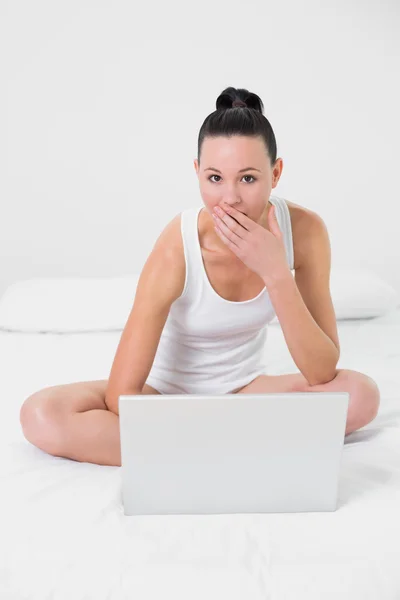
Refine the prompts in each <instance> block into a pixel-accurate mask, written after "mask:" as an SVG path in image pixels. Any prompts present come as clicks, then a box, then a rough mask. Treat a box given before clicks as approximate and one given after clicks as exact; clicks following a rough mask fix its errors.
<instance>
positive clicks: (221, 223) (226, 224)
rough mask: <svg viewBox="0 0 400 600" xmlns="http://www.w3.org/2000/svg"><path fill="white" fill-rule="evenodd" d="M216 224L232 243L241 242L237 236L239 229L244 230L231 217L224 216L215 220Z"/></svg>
mask: <svg viewBox="0 0 400 600" xmlns="http://www.w3.org/2000/svg"><path fill="white" fill-rule="evenodd" d="M215 223H216V224H217V225H218V227H219V228H220V230H221V231H222V233H223V234H224V235H225V237H226V238H228V239H229V240H230V241H231V242H232V243H235V242H239V239H241V238H240V236H239V235H238V234H237V231H238V230H239V229H242V227H241V226H240V225H238V223H235V221H234V220H233V219H231V217H230V216H229V215H224V216H223V217H222V218H221V217H216V218H215Z"/></svg>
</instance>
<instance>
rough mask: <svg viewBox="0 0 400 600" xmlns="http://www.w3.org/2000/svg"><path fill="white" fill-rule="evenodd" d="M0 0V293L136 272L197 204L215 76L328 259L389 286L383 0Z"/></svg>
mask: <svg viewBox="0 0 400 600" xmlns="http://www.w3.org/2000/svg"><path fill="white" fill-rule="evenodd" d="M322 6H323V8H321V3H319V2H317V1H311V0H303V1H302V2H298V1H297V0H291V1H290V0H279V2H276V1H274V2H267V1H265V0H260V1H258V2H254V1H246V2H238V1H237V0H236V1H233V2H232V1H230V2H228V1H225V2H217V3H215V1H214V2H212V1H211V0H207V1H205V0H201V2H197V3H192V2H184V1H183V0H181V2H179V1H175V2H174V3H171V2H161V1H159V2H158V3H153V2H148V3H146V2H144V3H142V2H140V3H139V2H138V3H135V2H128V1H125V2H122V1H119V0H113V1H111V0H110V1H109V2H106V1H104V0H103V1H98V2H94V1H93V0H79V1H77V0H73V1H71V0H68V1H64V2H61V1H60V0H58V1H54V0H52V1H50V0H48V1H43V0H36V1H35V2H30V1H28V0H20V1H17V0H16V1H11V0H10V1H9V2H5V1H4V0H2V1H1V2H0V61H1V63H0V68H1V71H0V76H1V94H0V209H1V220H0V228H1V229H0V232H1V235H0V261H1V263H0V264H1V269H0V294H1V293H3V292H4V290H5V289H6V287H7V286H8V285H9V284H11V283H12V282H14V281H16V280H19V279H26V278H30V277H53V276H60V275H65V276H83V277H86V276H88V277H90V276H113V275H122V274H129V273H134V272H140V270H141V268H142V266H143V264H144V262H145V260H146V258H147V256H148V254H149V252H150V251H151V248H152V247H153V244H154V242H155V240H156V238H157V236H158V234H159V233H160V231H161V230H162V229H163V227H164V226H165V225H166V224H167V222H168V221H169V220H170V219H172V217H173V216H174V215H175V214H177V213H178V212H180V211H182V210H184V209H185V208H187V207H190V206H198V205H199V203H201V202H202V200H201V196H200V192H199V188H198V180H197V176H196V173H195V170H194V167H193V159H194V158H195V157H196V152H197V136H198V132H199V129H200V126H201V124H202V122H203V120H204V119H205V117H206V116H207V115H208V114H209V113H210V112H212V111H213V110H215V100H216V98H217V96H218V95H219V94H220V92H221V91H222V90H223V89H224V88H225V87H227V86H234V87H244V88H247V89H249V90H250V91H253V92H255V93H257V94H258V95H259V96H260V97H261V98H262V100H263V102H264V105H265V115H266V116H267V118H268V119H269V120H270V121H271V124H272V126H273V128H274V131H275V135H276V138H277V143H278V156H281V157H282V158H283V160H284V170H283V172H282V177H281V180H280V182H279V184H278V186H277V187H276V188H275V189H274V190H273V192H272V193H274V194H278V195H281V196H283V197H285V198H287V199H288V200H291V201H293V202H295V203H297V204H301V205H303V206H306V207H308V208H311V209H312V210H315V211H316V212H318V213H319V214H320V215H321V216H322V217H323V219H324V220H325V222H326V224H327V226H328V230H329V232H330V239H331V246H332V266H333V267H335V266H341V265H350V266H357V265H358V266H362V267H370V268H371V269H373V270H374V271H376V272H377V273H378V274H380V275H381V276H382V277H384V278H385V279H386V280H387V281H388V282H389V283H391V284H392V285H394V286H395V287H396V289H397V290H398V291H400V270H399V268H398V265H399V261H400V241H399V238H400V235H399V228H400V214H399V213H400V211H399V208H398V207H399V203H400V185H399V177H400V170H399V162H400V154H399V136H400V121H399V106H400V92H399V71H400V62H399V50H400V37H399V35H398V32H399V30H400V5H399V4H398V2H396V1H395V0H392V1H391V2H390V1H386V2H385V1H383V0H370V1H369V2H361V1H359V2H356V1H355V0H350V1H349V0H348V1H345V0H340V1H335V2H331V3H330V5H329V6H328V5H325V6H324V3H322Z"/></svg>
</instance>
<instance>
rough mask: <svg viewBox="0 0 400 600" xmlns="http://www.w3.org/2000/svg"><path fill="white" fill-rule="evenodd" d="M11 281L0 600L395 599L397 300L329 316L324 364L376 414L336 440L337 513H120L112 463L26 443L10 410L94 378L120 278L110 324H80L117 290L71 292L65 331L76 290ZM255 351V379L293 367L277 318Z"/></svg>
mask: <svg viewBox="0 0 400 600" xmlns="http://www.w3.org/2000/svg"><path fill="white" fill-rule="evenodd" d="M22 283H23V284H24V285H16V286H14V287H13V288H12V293H11V294H10V293H9V294H7V293H6V294H5V295H4V296H3V299H2V301H0V357H1V381H2V413H1V419H0V429H1V435H0V478H1V494H0V520H1V523H0V525H1V538H0V539H1V542H0V598H1V599H2V600H3V599H4V600H25V599H29V600H33V599H35V600H36V599H37V600H64V599H65V600H72V599H73V600H91V599H93V600H106V599H107V600H125V599H128V598H129V599H131V598H137V599H140V600H154V599H156V598H157V599H158V598H161V597H166V596H167V597H169V596H171V597H173V598H174V600H180V599H182V600H183V599H185V600H186V599H187V598H190V599H191V600H200V599H201V600H203V599H204V598H207V599H209V600H217V599H218V600H221V599H222V598H226V599H229V600H236V599H246V600H261V599H262V600H303V599H304V600H322V599H323V600H338V599H339V598H340V599H341V600H348V599H351V600H378V599H379V600H399V598H400V569H399V564H400V516H399V513H400V306H399V302H398V297H397V299H396V302H394V303H393V298H394V296H393V297H392V303H391V305H390V306H386V307H385V309H384V310H381V311H380V312H381V314H380V315H378V316H375V317H373V318H371V317H366V316H363V317H361V318H360V317H359V316H358V318H346V319H341V320H338V331H339V338H340V344H341V357H340V361H339V363H338V368H348V369H355V370H359V371H362V372H365V373H367V374H368V375H370V376H371V377H373V378H374V379H375V381H376V382H377V383H378V385H379V388H380V392H381V406H380V410H379V414H378V416H377V417H376V418H375V420H374V421H373V422H371V423H369V424H368V425H367V426H365V427H363V428H362V429H359V430H358V431H355V432H353V433H351V434H350V435H348V436H347V437H346V438H345V440H344V447H343V456H342V465H341V472H340V478H339V479H340V481H339V499H338V509H337V510H336V511H335V512H332V513H330V512H324V513H295V514H285V513H278V514H226V515H141V516H134V517H127V516H124V514H123V508H122V500H121V469H120V468H119V467H110V466H102V465H94V464H89V463H80V462H76V461H72V460H69V459H65V458H61V457H55V456H51V455H48V454H46V453H45V452H43V451H42V450H40V449H38V448H36V447H35V446H33V445H31V444H30V443H29V442H28V441H27V440H26V439H25V438H24V436H23V433H22V431H21V427H20V423H19V410H20V407H21V404H22V402H23V401H24V399H25V398H27V397H28V396H29V395H30V394H32V393H33V392H34V391H36V390H38V389H41V388H43V387H45V386H49V385H55V384H59V383H67V382H70V381H83V380H91V379H106V378H107V377H108V374H109V371H110V366H111V363H112V360H113V357H114V354H115V350H116V347H117V344H118V341H119V338H120V335H121V324H123V323H124V321H125V318H126V314H127V312H126V311H127V309H128V305H129V306H130V303H131V296H130V295H129V293H127V292H128V291H131V289H132V288H130V287H129V286H130V283H129V282H128V283H126V281H125V288H124V289H125V297H124V298H125V300H124V302H125V304H124V303H122V304H120V305H118V311H119V322H118V323H110V322H109V323H107V326H105V327H104V328H103V330H101V327H98V328H97V330H95V328H94V327H92V329H90V327H88V330H86V331H85V330H83V327H82V324H83V323H86V324H87V323H88V322H89V319H90V318H94V317H93V311H94V312H96V310H98V317H99V318H100V319H103V324H104V319H105V313H106V311H107V310H108V311H109V314H115V311H116V302H117V300H116V296H118V297H119V295H118V294H117V292H116V286H113V290H114V292H113V294H111V295H109V296H107V294H106V293H104V295H103V296H102V301H104V305H103V306H102V307H100V308H99V307H98V306H96V308H95V309H94V308H93V298H92V299H91V298H90V294H89V293H87V296H88V297H86V299H85V300H83V296H84V294H83V293H82V289H81V288H80V300H81V302H80V304H79V307H80V308H81V309H82V306H83V304H84V302H86V303H87V308H88V311H89V312H90V315H89V312H88V313H87V314H84V310H83V312H82V314H81V322H80V323H77V320H78V321H79V318H78V319H75V320H74V319H72V318H70V317H69V316H68V317H67V319H68V318H70V320H69V321H68V322H65V318H66V317H65V316H66V314H67V313H68V315H69V314H70V311H71V312H72V313H73V312H74V310H72V309H71V306H72V304H73V297H74V294H71V296H70V297H67V296H66V294H65V289H60V285H61V284H60V282H58V283H59V284H60V285H59V287H58V288H57V289H58V293H59V296H58V303H59V304H58V305H56V299H55V297H50V295H49V294H47V296H46V290H45V291H43V284H44V280H40V281H39V280H37V281H36V280H30V281H29V286H30V287H29V286H28V287H27V282H22ZM35 283H36V284H41V285H42V287H41V292H40V293H41V295H40V294H38V295H37V297H35V296H34V284H35ZM78 284H79V285H80V286H82V285H86V284H88V282H87V281H86V282H85V281H80V282H78ZM64 285H65V286H67V287H66V289H70V290H71V285H69V284H68V282H67V281H65V282H64ZM102 285H107V281H106V280H104V281H103V282H102ZM39 287H40V285H39ZM92 288H93V286H91V284H90V282H89V284H88V290H89V289H92ZM49 289H50V288H49ZM109 289H110V283H109V282H108V290H109ZM10 290H11V288H10ZM88 290H87V292H88ZM92 291H93V290H92ZM93 293H95V294H96V295H97V297H99V296H98V294H99V291H98V290H94V291H93ZM122 295H123V294H122ZM60 299H61V300H60ZM334 300H335V298H334ZM27 302H29V309H28V308H27V306H28V305H27V304H26V303H27ZM35 302H36V307H37V308H38V311H37V312H36V313H35V311H34V305H35ZM46 302H49V304H46ZM63 302H64V304H63ZM24 303H25V304H24ZM334 303H335V302H334ZM338 304H339V302H338V299H337V301H336V304H335V306H338ZM49 306H50V307H51V309H52V310H50V309H49ZM77 306H78V305H77ZM90 308H91V310H90ZM40 311H41V312H40ZM57 311H58V312H57ZM39 313H40V315H39V316H38V314H39ZM50 313H52V314H50ZM56 313H57V314H56ZM60 315H64V323H63V326H62V327H60V330H57V327H56V326H57V319H60ZM110 318H111V317H110ZM46 319H47V320H51V319H53V321H52V322H51V324H50V325H49V323H48V322H47V323H44V322H45V321H46ZM111 320H112V319H111ZM30 325H31V327H29V326H30ZM113 327H114V328H113ZM265 352H266V354H265V356H266V366H267V372H268V373H270V374H280V373H285V372H296V370H297V369H296V366H295V364H294V363H293V361H292V359H291V356H290V354H289V352H288V350H287V347H286V345H285V341H284V337H283V333H282V330H281V328H280V325H279V322H275V323H272V324H271V325H270V326H269V331H268V339H267V344H266V348H265Z"/></svg>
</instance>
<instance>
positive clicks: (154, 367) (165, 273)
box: [20, 87, 379, 466]
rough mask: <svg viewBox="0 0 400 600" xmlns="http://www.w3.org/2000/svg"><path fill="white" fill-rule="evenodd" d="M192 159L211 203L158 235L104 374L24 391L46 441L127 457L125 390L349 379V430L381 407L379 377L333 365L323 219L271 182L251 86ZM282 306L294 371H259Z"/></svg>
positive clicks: (270, 152)
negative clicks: (122, 415)
mask: <svg viewBox="0 0 400 600" xmlns="http://www.w3.org/2000/svg"><path fill="white" fill-rule="evenodd" d="M194 165H195V169H196V173H197V176H198V179H199V185H200V192H201V196H202V199H203V201H204V207H200V208H195V209H187V210H185V211H183V212H182V213H181V214H178V215H177V216H175V217H174V218H173V219H172V220H171V222H170V223H168V225H167V226H166V227H165V229H164V230H163V232H162V233H161V234H160V236H159V238H158V239H157V241H156V243H155V245H154V248H153V250H152V252H151V253H150V255H149V257H148V259H147V261H146V263H145V265H144V267H143V269H142V272H141V274H140V278H139V281H138V285H137V289H136V294H135V299H134V304H133V307H132V310H131V313H130V315H129V318H128V320H127V323H126V325H125V328H124V331H123V332H122V335H121V338H120V342H119V345H118V348H117V351H116V354H115V357H114V361H113V364H112V368H111V372H110V376H109V378H108V379H106V380H97V381H83V382H76V383H67V384H63V385H56V386H51V387H47V388H44V389H42V390H39V391H37V392H35V393H34V394H32V395H31V396H29V397H28V398H27V399H26V400H25V402H24V403H23V405H22V407H21V412H20V421H21V425H22V429H23V432H24V435H25V437H26V439H27V440H29V441H30V442H31V443H32V444H34V445H36V446H38V447H39V448H41V449H42V450H44V451H46V452H48V453H50V454H53V455H56V456H64V457H67V458H71V459H73V460H77V461H81V462H92V463H97V464H103V465H116V466H120V465H121V454H120V437H119V414H118V398H119V396H120V395H122V394H160V393H164V394H165V393H166V394H174V393H183V394H184V393H252V392H255V393H268V392H294V391H348V392H349V393H350V403H349V410H348V419H347V425H346V434H348V433H350V432H351V431H354V429H357V428H359V427H362V426H363V425H365V424H367V423H368V422H370V421H371V420H372V419H373V418H374V417H375V416H376V414H377V411H378V406H379V390H378V387H377V385H376V383H375V382H374V381H373V380H372V379H371V378H370V377H368V376H367V375H364V374H362V373H359V372H357V371H350V370H345V369H340V370H337V369H336V364H337V362H338V360H339V355H340V347H339V340H338V334H337V329H336V319H335V313H334V310H333V306H332V301H331V298H330V294H329V269H330V247H329V237H328V234H327V231H326V227H325V225H324V222H323V220H322V219H321V218H320V217H319V216H318V215H317V214H316V213H315V212H313V211H310V210H308V209H306V208H304V207H302V206H299V205H297V204H294V203H292V202H289V201H286V200H284V199H283V198H280V197H278V196H273V195H271V190H272V189H273V188H275V187H276V186H277V184H278V181H279V179H280V176H281V173H282V168H283V162H282V159H281V158H278V157H277V148H276V140H275V135H274V132H273V130H272V127H271V125H270V123H269V121H268V120H267V119H266V117H265V116H264V115H263V104H262V101H261V99H260V98H259V97H258V96H257V95H256V94H254V93H250V92H249V91H248V90H246V89H238V90H236V89H234V88H232V87H229V88H227V89H225V90H224V91H223V92H222V93H221V94H220V96H219V97H218V98H217V101H216V110H215V111H214V112H212V113H211V114H210V115H209V116H208V117H207V118H206V119H205V121H204V123H203V125H202V127H201V129H200V132H199V138H198V157H197V159H195V161H194ZM218 209H220V212H219V214H218ZM291 270H294V271H295V279H293V277H292V274H291ZM275 315H276V316H277V317H278V319H279V321H280V324H281V326H282V329H283V333H284V335H285V340H286V342H287V344H288V348H289V350H290V352H291V355H292V357H293V359H294V361H295V362H296V365H297V366H298V367H299V370H300V372H298V373H290V374H285V375H266V374H265V365H264V364H263V354H264V346H265V340H266V331H267V325H268V323H269V322H270V321H271V320H272V319H273V318H274V317H275Z"/></svg>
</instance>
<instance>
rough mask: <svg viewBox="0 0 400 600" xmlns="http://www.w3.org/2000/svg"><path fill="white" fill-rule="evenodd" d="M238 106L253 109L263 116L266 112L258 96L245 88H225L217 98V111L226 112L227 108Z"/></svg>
mask: <svg viewBox="0 0 400 600" xmlns="http://www.w3.org/2000/svg"><path fill="white" fill-rule="evenodd" d="M236 106H239V107H242V108H252V109H253V110H256V111H258V112H260V113H261V114H263V112H264V105H263V103H262V100H261V98H260V96H257V94H254V93H253V92H249V90H246V89H245V88H234V87H227V88H225V89H224V91H223V92H221V94H220V95H219V96H218V98H217V101H216V109H217V110H226V109H227V108H235V107H236Z"/></svg>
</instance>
